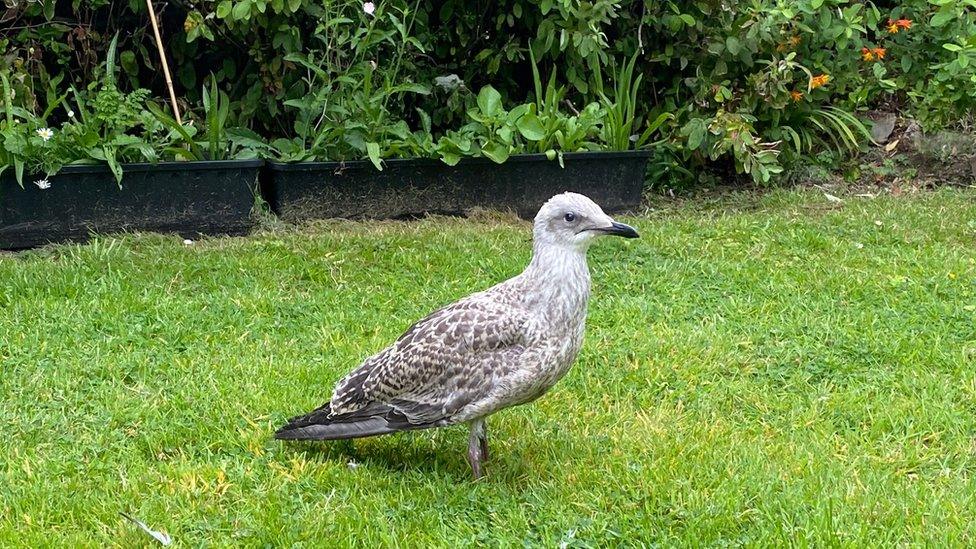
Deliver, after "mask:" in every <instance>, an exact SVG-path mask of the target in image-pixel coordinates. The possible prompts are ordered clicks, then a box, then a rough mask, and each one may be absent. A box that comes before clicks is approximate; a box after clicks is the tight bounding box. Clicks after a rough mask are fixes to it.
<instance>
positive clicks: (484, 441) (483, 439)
mask: <svg viewBox="0 0 976 549" xmlns="http://www.w3.org/2000/svg"><path fill="white" fill-rule="evenodd" d="M478 443H479V445H480V446H481V459H483V460H485V461H488V421H487V420H484V419H482V420H481V433H480V436H478Z"/></svg>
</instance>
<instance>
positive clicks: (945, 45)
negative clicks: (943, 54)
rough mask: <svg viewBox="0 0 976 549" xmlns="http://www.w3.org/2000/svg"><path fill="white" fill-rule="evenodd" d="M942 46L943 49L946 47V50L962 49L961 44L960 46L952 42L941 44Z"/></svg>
mask: <svg viewBox="0 0 976 549" xmlns="http://www.w3.org/2000/svg"><path fill="white" fill-rule="evenodd" d="M942 47H943V48H945V49H947V50H949V51H959V50H961V49H962V46H960V45H958V44H952V43H949V44H942Z"/></svg>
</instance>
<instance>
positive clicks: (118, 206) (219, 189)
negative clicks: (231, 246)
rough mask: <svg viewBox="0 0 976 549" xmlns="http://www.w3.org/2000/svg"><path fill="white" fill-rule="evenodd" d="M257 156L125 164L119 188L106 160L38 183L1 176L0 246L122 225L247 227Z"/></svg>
mask: <svg viewBox="0 0 976 549" xmlns="http://www.w3.org/2000/svg"><path fill="white" fill-rule="evenodd" d="M262 164H263V161H261V160H228V161H219V162H168V163H159V164H125V165H123V166H122V169H123V173H124V174H125V175H124V176H123V179H122V188H121V189H120V188H119V185H118V184H117V183H116V181H115V178H114V176H113V175H112V172H111V171H110V170H109V169H108V167H106V166H95V165H84V166H65V167H64V168H63V169H62V170H61V171H60V172H58V173H57V174H56V175H53V176H51V177H50V178H49V181H50V187H49V188H46V189H42V188H39V187H38V186H37V185H35V184H34V183H32V182H29V181H27V180H25V182H24V188H20V186H19V185H18V184H17V182H16V181H15V179H14V177H13V175H12V174H7V175H5V176H3V177H2V178H0V248H3V249H21V248H29V247H33V246H39V245H43V244H47V243H51V242H64V241H72V240H86V239H87V238H88V237H89V235H91V234H92V233H111V232H119V231H158V232H176V233H179V234H181V235H183V236H193V235H198V234H244V233H246V232H248V230H250V228H251V226H252V224H253V222H252V220H251V209H252V207H253V206H254V189H255V185H256V181H257V174H258V170H259V168H260V167H261V165H262Z"/></svg>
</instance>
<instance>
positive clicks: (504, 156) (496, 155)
mask: <svg viewBox="0 0 976 549" xmlns="http://www.w3.org/2000/svg"><path fill="white" fill-rule="evenodd" d="M481 152H482V153H484V155H485V156H487V157H488V158H490V159H491V160H492V161H493V162H495V163H496V164H501V163H503V162H505V161H506V160H508V154H509V152H508V146H507V145H501V144H499V143H495V142H493V141H489V142H488V143H485V144H484V145H482V147H481Z"/></svg>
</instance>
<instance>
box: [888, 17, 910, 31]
mask: <svg viewBox="0 0 976 549" xmlns="http://www.w3.org/2000/svg"><path fill="white" fill-rule="evenodd" d="M910 28H912V20H911V19H904V18H902V19H898V20H897V21H896V20H894V19H888V32H889V33H891V34H898V31H899V29H905V30H908V29H910Z"/></svg>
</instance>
